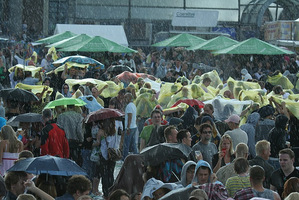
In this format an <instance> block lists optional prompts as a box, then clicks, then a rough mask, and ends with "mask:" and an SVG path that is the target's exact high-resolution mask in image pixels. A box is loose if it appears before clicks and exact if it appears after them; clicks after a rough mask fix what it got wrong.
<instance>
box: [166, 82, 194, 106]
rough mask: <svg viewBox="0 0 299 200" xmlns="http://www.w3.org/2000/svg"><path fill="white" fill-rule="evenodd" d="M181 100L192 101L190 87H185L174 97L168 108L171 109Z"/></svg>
mask: <svg viewBox="0 0 299 200" xmlns="http://www.w3.org/2000/svg"><path fill="white" fill-rule="evenodd" d="M181 99H192V96H191V91H190V89H188V87H183V88H182V90H181V91H180V92H178V93H177V94H174V95H172V96H171V99H170V101H169V103H168V104H167V108H169V107H171V106H172V105H173V104H174V103H175V102H177V101H178V100H181Z"/></svg>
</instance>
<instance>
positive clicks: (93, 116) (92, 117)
mask: <svg viewBox="0 0 299 200" xmlns="http://www.w3.org/2000/svg"><path fill="white" fill-rule="evenodd" d="M124 115H125V114H124V113H123V112H121V111H120V110H118V109H113V108H102V109H100V110H97V111H94V112H91V113H89V115H87V116H86V118H85V123H90V122H94V121H99V120H103V119H107V118H119V117H122V116H124Z"/></svg>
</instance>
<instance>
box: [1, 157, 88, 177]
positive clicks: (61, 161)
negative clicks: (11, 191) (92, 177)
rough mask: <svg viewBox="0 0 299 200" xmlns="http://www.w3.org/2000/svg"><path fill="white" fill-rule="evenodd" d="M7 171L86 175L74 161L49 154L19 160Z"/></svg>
mask: <svg viewBox="0 0 299 200" xmlns="http://www.w3.org/2000/svg"><path fill="white" fill-rule="evenodd" d="M7 171H24V172H27V173H32V174H35V175H38V174H50V175H57V176H72V175H87V174H86V172H85V171H84V170H83V169H82V168H81V167H79V165H77V164H76V163H75V161H72V160H70V159H66V158H59V157H55V156H49V155H46V156H40V157H35V158H27V159H25V160H20V161H18V162H17V163H16V164H15V165H14V166H12V167H11V168H9V169H8V170H7Z"/></svg>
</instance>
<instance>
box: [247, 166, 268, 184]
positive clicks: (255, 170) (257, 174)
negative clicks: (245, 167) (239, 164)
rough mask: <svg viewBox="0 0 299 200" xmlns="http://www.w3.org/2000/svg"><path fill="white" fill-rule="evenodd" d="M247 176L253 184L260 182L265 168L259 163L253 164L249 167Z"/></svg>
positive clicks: (263, 176)
mask: <svg viewBox="0 0 299 200" xmlns="http://www.w3.org/2000/svg"><path fill="white" fill-rule="evenodd" d="M249 176H250V179H251V181H252V182H253V183H254V184H258V183H262V182H263V180H264V178H265V170H264V169H263V168H262V167H261V166H259V165H254V166H252V167H251V168H250V171H249Z"/></svg>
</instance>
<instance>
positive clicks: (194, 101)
mask: <svg viewBox="0 0 299 200" xmlns="http://www.w3.org/2000/svg"><path fill="white" fill-rule="evenodd" d="M180 103H186V104H188V105H189V106H195V105H197V106H198V107H199V108H203V107H204V105H205V104H204V103H203V102H201V101H199V100H197V99H181V100H178V101H177V102H176V103H175V104H173V105H172V106H171V107H172V108H173V107H175V106H177V105H179V104H180Z"/></svg>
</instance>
